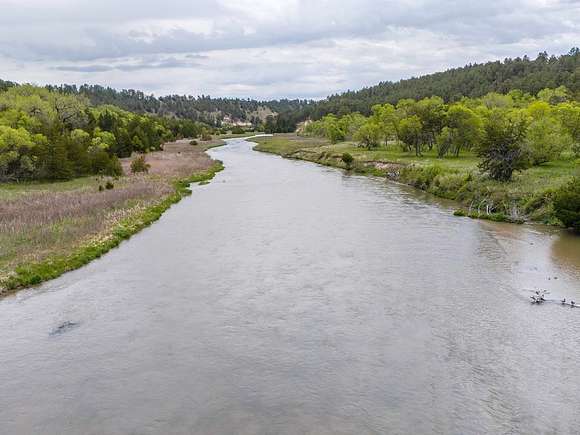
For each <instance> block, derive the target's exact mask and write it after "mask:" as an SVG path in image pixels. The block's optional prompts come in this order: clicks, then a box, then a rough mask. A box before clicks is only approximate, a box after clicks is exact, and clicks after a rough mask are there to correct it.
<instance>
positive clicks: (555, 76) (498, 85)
mask: <svg viewBox="0 0 580 435" xmlns="http://www.w3.org/2000/svg"><path fill="white" fill-rule="evenodd" d="M562 85H563V86H566V87H567V88H568V89H569V90H570V91H571V92H572V93H574V94H575V96H576V98H577V99H578V97H580V50H579V49H578V48H573V49H571V50H570V52H569V53H568V54H565V55H562V56H558V57H556V56H553V55H552V56H549V55H548V54H547V53H546V52H543V53H540V54H539V55H538V57H537V58H536V59H534V60H531V59H529V58H528V57H527V56H524V57H522V58H520V57H517V58H515V59H510V58H508V59H505V60H504V61H503V62H500V61H496V62H487V63H483V64H469V65H467V66H464V67H461V68H453V69H449V70H447V71H444V72H438V73H434V74H428V75H425V76H421V77H413V78H410V79H405V80H400V81H397V82H381V83H379V84H378V85H376V86H371V87H368V88H364V89H361V90H359V91H348V92H345V93H342V94H338V95H332V96H330V97H328V98H326V99H324V100H321V101H319V102H317V103H315V104H312V105H308V106H306V107H303V108H302V109H301V113H299V114H298V113H294V114H293V115H294V116H293V117H295V118H297V119H305V118H307V117H311V118H313V119H319V118H321V117H322V116H324V115H326V114H328V113H335V114H338V115H341V114H346V113H351V112H361V113H363V114H365V115H368V114H369V112H370V109H371V107H372V106H373V105H374V104H377V103H386V102H388V103H392V104H396V103H397V102H398V101H399V100H401V99H403V98H413V99H421V98H425V97H431V96H433V95H437V96H440V97H442V98H443V99H444V100H445V101H447V102H450V101H456V100H459V99H460V98H461V97H462V96H466V97H480V96H482V95H485V94H487V93H489V92H499V93H507V92H509V91H511V90H513V89H519V90H521V91H524V92H528V93H530V94H533V95H535V94H537V93H538V91H540V90H542V89H544V88H555V87H558V86H562Z"/></svg>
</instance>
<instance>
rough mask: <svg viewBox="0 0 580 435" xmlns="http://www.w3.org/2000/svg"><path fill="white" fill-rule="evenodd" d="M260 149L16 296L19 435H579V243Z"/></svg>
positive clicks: (12, 424)
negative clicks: (133, 231) (572, 303)
mask: <svg viewBox="0 0 580 435" xmlns="http://www.w3.org/2000/svg"><path fill="white" fill-rule="evenodd" d="M250 146H251V145H250V144H249V143H248V142H245V141H243V140H233V141H230V142H229V144H228V145H227V146H225V147H222V148H218V149H215V150H213V151H212V152H211V154H212V155H213V156H214V157H215V158H219V159H221V160H223V161H224V163H225V166H226V170H225V171H224V172H222V173H220V174H219V175H217V177H216V178H215V179H214V181H213V182H212V183H211V184H209V185H207V186H199V187H197V186H196V187H194V189H193V195H192V196H191V197H190V198H187V199H185V200H183V201H182V202H181V203H179V204H177V205H176V206H174V207H173V208H171V210H169V211H168V212H167V213H166V214H165V215H164V216H163V217H162V219H161V220H160V221H159V222H158V223H156V224H154V225H153V226H151V227H150V228H148V229H146V230H144V231H143V232H141V233H140V234H138V235H136V236H135V237H134V238H132V239H131V240H130V241H129V242H126V243H124V244H123V245H122V246H121V247H120V248H119V249H116V250H114V251H112V252H111V253H109V254H108V255H106V256H105V257H104V258H102V259H100V260H98V261H95V262H94V263H92V264H90V265H88V266H87V267H85V268H83V269H81V270H78V271H75V272H72V273H69V274H67V275H65V276H63V277H62V278H60V279H58V280H55V281H52V282H50V283H47V284H45V285H43V286H41V287H40V288H36V289H31V290H26V291H23V292H20V293H18V294H16V295H14V296H11V297H8V298H5V299H3V300H1V301H0V325H1V328H0V433H2V434H43V435H45V434H383V433H394V434H397V433H414V434H423V433H440V434H480V433H526V434H532V433H533V434H540V433H562V434H566V433H580V338H579V337H580V309H571V308H565V307H562V306H560V305H558V304H557V303H548V304H544V305H543V306H533V305H531V304H530V303H529V301H528V298H529V295H530V291H533V290H535V289H539V288H542V289H548V290H550V291H551V295H550V297H551V298H554V299H558V298H562V297H566V298H567V299H571V298H572V299H574V298H576V299H577V300H578V301H580V238H574V237H572V236H570V235H566V234H565V233H562V232H559V231H556V230H550V229H544V228H539V227H533V226H515V225H499V224H493V223H489V222H481V221H473V220H469V219H466V218H456V217H453V216H452V215H451V208H450V207H448V206H446V205H445V204H444V203H440V202H435V200H433V198H431V197H429V196H427V195H423V194H420V193H417V192H416V191H414V190H412V189H409V188H406V187H404V186H399V185H396V184H391V183H387V182H385V181H384V180H380V179H372V178H365V177H358V176H349V175H347V174H345V173H343V172H341V171H338V170H334V169H330V168H325V167H319V166H316V165H313V164H310V163H305V162H298V161H289V160H284V159H281V158H279V157H276V156H271V155H266V154H260V153H257V152H254V151H251V148H250Z"/></svg>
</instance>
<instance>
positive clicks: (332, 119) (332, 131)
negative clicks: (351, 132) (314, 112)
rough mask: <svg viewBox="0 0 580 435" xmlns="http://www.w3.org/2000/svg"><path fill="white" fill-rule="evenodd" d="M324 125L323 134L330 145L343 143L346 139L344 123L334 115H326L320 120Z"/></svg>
mask: <svg viewBox="0 0 580 435" xmlns="http://www.w3.org/2000/svg"><path fill="white" fill-rule="evenodd" d="M322 122H323V125H324V132H325V135H326V137H327V138H328V140H329V141H330V142H331V143H333V144H334V143H337V142H340V141H343V140H344V139H345V137H346V130H345V126H344V123H341V122H340V120H339V119H338V118H337V117H336V116H335V115H327V116H325V117H324V118H323V119H322Z"/></svg>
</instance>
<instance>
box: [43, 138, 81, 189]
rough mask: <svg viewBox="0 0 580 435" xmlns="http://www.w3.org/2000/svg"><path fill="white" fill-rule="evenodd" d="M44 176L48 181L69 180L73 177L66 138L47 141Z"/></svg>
mask: <svg viewBox="0 0 580 435" xmlns="http://www.w3.org/2000/svg"><path fill="white" fill-rule="evenodd" d="M44 174H45V176H46V178H48V179H50V180H70V179H71V178H73V176H74V168H73V164H72V162H71V161H70V160H69V158H68V153H67V146H66V138H65V137H63V136H61V137H56V138H54V139H52V140H49V144H48V153H47V158H46V161H45V165H44Z"/></svg>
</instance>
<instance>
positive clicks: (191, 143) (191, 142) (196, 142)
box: [189, 139, 199, 145]
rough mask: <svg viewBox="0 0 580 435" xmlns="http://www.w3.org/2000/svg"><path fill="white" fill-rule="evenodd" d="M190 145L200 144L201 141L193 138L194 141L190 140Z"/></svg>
mask: <svg viewBox="0 0 580 435" xmlns="http://www.w3.org/2000/svg"><path fill="white" fill-rule="evenodd" d="M189 144H190V145H198V144H199V142H198V141H196V140H195V139H193V140H192V141H190V142H189Z"/></svg>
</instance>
